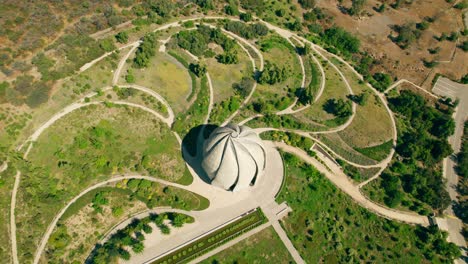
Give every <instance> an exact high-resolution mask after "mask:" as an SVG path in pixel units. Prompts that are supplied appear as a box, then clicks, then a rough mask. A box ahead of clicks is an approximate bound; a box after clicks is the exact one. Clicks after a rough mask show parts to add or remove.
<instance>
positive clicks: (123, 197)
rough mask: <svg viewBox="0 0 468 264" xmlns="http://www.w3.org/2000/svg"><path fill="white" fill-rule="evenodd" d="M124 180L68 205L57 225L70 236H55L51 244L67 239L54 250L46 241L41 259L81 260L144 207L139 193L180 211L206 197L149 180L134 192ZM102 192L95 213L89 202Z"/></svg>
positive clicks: (57, 231) (195, 207) (201, 202)
mask: <svg viewBox="0 0 468 264" xmlns="http://www.w3.org/2000/svg"><path fill="white" fill-rule="evenodd" d="M126 183H127V181H123V182H119V183H118V184H117V186H118V187H117V188H115V187H111V186H108V187H103V188H99V189H96V190H94V191H91V192H89V193H87V194H86V195H85V196H83V197H82V198H81V199H79V200H78V201H77V202H76V203H75V204H76V206H73V207H70V209H69V210H67V213H66V215H64V217H63V218H62V219H61V220H60V221H59V223H58V225H59V226H60V225H64V226H66V227H67V233H68V235H70V238H71V239H60V238H59V239H57V240H56V241H54V242H53V245H54V246H57V245H58V246H60V245H61V244H62V242H65V241H66V242H67V243H63V244H62V245H64V247H59V248H55V250H54V251H51V249H52V248H51V245H52V244H51V241H50V240H49V244H48V247H47V249H46V251H47V252H48V254H47V256H46V257H45V260H47V262H59V261H62V262H64V263H69V262H72V261H73V260H80V262H84V260H85V259H86V257H88V253H89V252H90V251H91V249H92V248H93V247H94V244H96V243H97V242H98V241H99V240H100V239H101V238H102V236H103V235H104V234H105V233H106V232H108V231H109V230H110V229H111V228H112V227H113V226H114V225H116V224H118V223H120V222H122V221H123V220H125V219H128V218H129V217H131V215H133V214H136V213H138V212H141V211H144V210H147V209H148V207H147V206H146V205H145V204H144V203H143V202H142V201H141V200H142V199H146V198H148V197H142V195H149V196H151V197H152V198H154V199H156V200H157V203H156V207H163V206H170V207H172V208H180V209H184V210H200V209H203V207H205V205H206V201H205V200H206V199H204V198H203V197H200V196H198V195H196V194H194V193H190V192H187V191H185V190H181V189H178V188H174V187H167V189H166V190H165V189H164V187H165V186H164V185H161V184H158V183H151V185H150V186H151V187H150V188H149V189H147V190H145V191H144V192H138V189H137V190H136V192H132V190H130V189H129V188H128V187H126ZM103 191H104V192H106V193H105V195H104V196H105V197H106V199H108V203H107V204H106V205H101V208H102V210H103V212H102V213H99V212H96V211H95V210H94V209H93V208H92V207H91V205H92V201H93V198H94V196H95V195H96V193H98V192H103ZM133 191H135V189H133ZM132 194H133V195H132ZM175 197H177V198H175ZM176 199H177V200H176ZM114 208H121V210H122V211H123V213H122V214H115V213H113V209H114ZM61 232H63V231H61V230H60V229H55V231H54V233H53V234H52V236H51V237H52V238H54V237H59V234H60V233H61ZM83 249H84V250H83Z"/></svg>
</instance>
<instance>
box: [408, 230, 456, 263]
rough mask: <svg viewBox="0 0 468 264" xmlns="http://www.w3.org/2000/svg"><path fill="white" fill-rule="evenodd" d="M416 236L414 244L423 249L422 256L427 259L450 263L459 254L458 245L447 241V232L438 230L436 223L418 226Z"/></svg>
mask: <svg viewBox="0 0 468 264" xmlns="http://www.w3.org/2000/svg"><path fill="white" fill-rule="evenodd" d="M416 236H417V239H418V242H419V243H416V246H417V247H418V248H419V249H422V250H423V253H424V256H425V257H426V258H427V259H428V260H433V262H441V263H452V262H453V261H454V260H455V259H457V258H459V257H460V256H461V252H460V249H459V248H458V246H457V245H455V244H454V243H450V242H448V241H447V237H448V233H447V232H445V231H441V230H439V228H438V227H437V225H431V226H429V227H422V226H418V227H417V229H416Z"/></svg>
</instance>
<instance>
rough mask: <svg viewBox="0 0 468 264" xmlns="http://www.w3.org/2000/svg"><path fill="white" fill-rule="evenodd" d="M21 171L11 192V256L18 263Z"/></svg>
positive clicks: (17, 173) (17, 174) (15, 263)
mask: <svg viewBox="0 0 468 264" xmlns="http://www.w3.org/2000/svg"><path fill="white" fill-rule="evenodd" d="M20 179H21V172H20V171H16V175H15V184H14V185H13V191H12V192H11V204H10V236H11V256H12V258H13V263H14V264H18V263H19V262H18V248H17V243H16V216H15V210H16V194H17V193H18V187H19V184H20Z"/></svg>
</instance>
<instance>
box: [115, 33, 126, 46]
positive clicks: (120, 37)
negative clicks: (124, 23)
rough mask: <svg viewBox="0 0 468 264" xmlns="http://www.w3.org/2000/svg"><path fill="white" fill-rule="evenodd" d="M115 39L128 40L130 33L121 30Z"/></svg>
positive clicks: (124, 41) (123, 41)
mask: <svg viewBox="0 0 468 264" xmlns="http://www.w3.org/2000/svg"><path fill="white" fill-rule="evenodd" d="M115 40H116V41H117V42H119V43H127V42H128V33H127V32H126V31H122V32H119V33H117V34H116V35H115Z"/></svg>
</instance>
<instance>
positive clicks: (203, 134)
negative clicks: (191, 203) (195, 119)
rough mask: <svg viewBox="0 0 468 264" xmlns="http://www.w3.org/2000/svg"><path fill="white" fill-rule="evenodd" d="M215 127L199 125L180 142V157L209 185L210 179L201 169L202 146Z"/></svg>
mask: <svg viewBox="0 0 468 264" xmlns="http://www.w3.org/2000/svg"><path fill="white" fill-rule="evenodd" d="M217 127H218V126H217V125H211V124H207V125H199V126H196V127H194V128H192V129H190V131H189V132H188V133H187V135H185V137H184V139H183V140H182V148H181V151H182V157H183V158H184V160H185V162H187V164H188V165H189V166H190V167H191V168H192V169H193V170H194V171H195V173H196V174H197V175H198V176H199V177H200V178H201V179H202V180H203V181H204V182H206V183H211V179H210V178H209V177H208V175H207V174H206V172H205V170H204V169H203V168H202V166H201V163H202V161H203V146H204V145H205V141H206V140H207V139H208V138H209V136H210V135H211V133H212V132H213V130H215V129H216V128H217Z"/></svg>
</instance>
